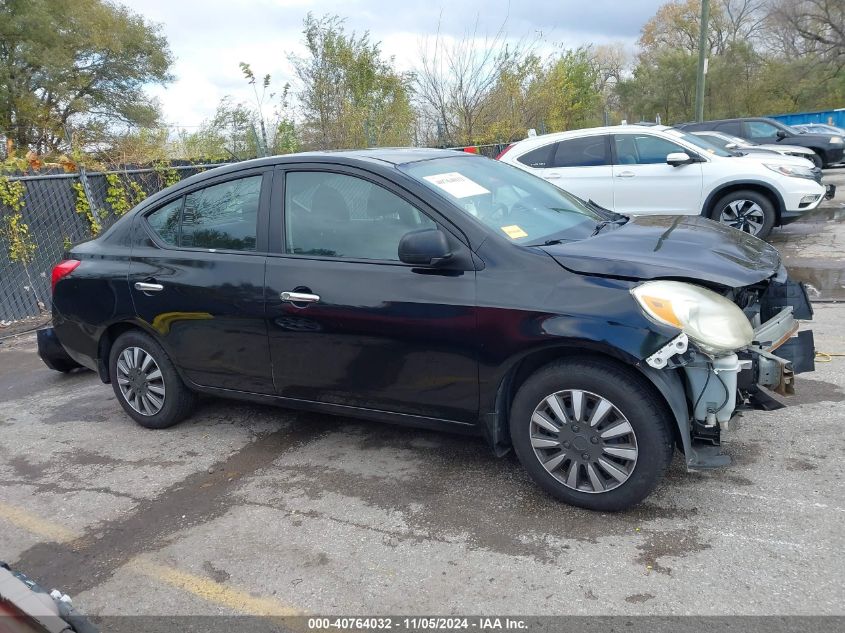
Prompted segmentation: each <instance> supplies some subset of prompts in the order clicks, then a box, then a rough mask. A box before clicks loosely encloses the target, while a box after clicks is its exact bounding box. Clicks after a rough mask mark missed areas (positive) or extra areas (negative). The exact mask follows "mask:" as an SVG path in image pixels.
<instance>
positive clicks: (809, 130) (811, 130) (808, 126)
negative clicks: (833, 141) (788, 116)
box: [790, 123, 845, 137]
mask: <svg viewBox="0 0 845 633" xmlns="http://www.w3.org/2000/svg"><path fill="white" fill-rule="evenodd" d="M790 127H792V128H793V129H795V130H798V131H799V132H801V134H834V135H836V136H842V137H845V130H843V129H842V128H841V127H836V126H835V125H827V124H826V123H801V124H799V125H792V126H790Z"/></svg>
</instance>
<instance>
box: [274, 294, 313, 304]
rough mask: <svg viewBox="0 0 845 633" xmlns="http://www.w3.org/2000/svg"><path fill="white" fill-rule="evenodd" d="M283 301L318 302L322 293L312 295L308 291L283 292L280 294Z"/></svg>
mask: <svg viewBox="0 0 845 633" xmlns="http://www.w3.org/2000/svg"><path fill="white" fill-rule="evenodd" d="M279 297H281V299H282V301H287V302H289V303H317V302H318V301H319V300H320V295H312V294H310V293H308V292H283V293H281V294H280V295H279Z"/></svg>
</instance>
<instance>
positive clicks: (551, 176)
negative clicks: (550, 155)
mask: <svg viewBox="0 0 845 633" xmlns="http://www.w3.org/2000/svg"><path fill="white" fill-rule="evenodd" d="M560 177H561V176H560V174H559V173H557V172H552V173H550V174H546V178H552V179H558V178H560Z"/></svg>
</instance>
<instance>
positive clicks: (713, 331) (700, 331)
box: [631, 281, 754, 355]
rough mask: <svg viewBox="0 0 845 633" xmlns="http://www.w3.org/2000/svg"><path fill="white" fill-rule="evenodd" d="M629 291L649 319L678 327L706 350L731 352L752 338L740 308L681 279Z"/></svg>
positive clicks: (749, 326)
mask: <svg viewBox="0 0 845 633" xmlns="http://www.w3.org/2000/svg"><path fill="white" fill-rule="evenodd" d="M631 294H632V295H634V298H635V299H636V300H637V302H638V303H639V304H640V306H641V307H642V309H643V310H644V311H645V313H646V314H647V315H649V316H650V317H651V318H652V319H654V320H655V321H659V322H660V323H665V324H666V325H671V326H673V327H676V328H678V329H679V330H682V331H683V332H684V333H685V334H686V335H687V336H688V337H689V338H690V339H692V340H693V341H695V342H696V343H697V344H698V346H699V347H701V348H702V349H703V350H704V351H706V352H710V353H712V354H717V355H718V354H723V353H726V352H733V351H734V350H737V349H740V348H742V347H745V346H746V345H750V344H751V341H752V340H753V338H754V330H753V328H752V327H751V323H750V322H749V321H748V318H747V317H746V316H745V314H744V313H743V312H742V310H740V309H739V307H738V306H737V305H735V304H733V303H731V302H730V301H728V300H727V299H725V298H724V297H723V296H722V295H719V294H717V293H715V292H713V291H712V290H708V289H707V288H702V287H701V286H696V285H694V284H688V283H684V282H682V281H647V282H645V283H643V284H640V285H639V286H636V287H635V288H633V289H632V290H631Z"/></svg>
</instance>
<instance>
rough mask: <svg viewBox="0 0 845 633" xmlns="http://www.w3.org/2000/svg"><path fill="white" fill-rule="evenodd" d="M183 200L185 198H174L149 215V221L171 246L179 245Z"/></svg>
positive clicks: (154, 229)
mask: <svg viewBox="0 0 845 633" xmlns="http://www.w3.org/2000/svg"><path fill="white" fill-rule="evenodd" d="M183 200H184V198H179V199H178V200H174V201H173V202H170V203H168V204H166V205H164V206H163V207H161V208H160V209H156V210H155V211H153V212H152V213H151V214H149V215H148V216H147V222H149V224H150V226H151V227H152V229H153V231H155V232H156V233H157V234H158V236H159V237H160V238H161V239H162V241H163V242H166V243H167V244H170V245H171V246H179V214H180V212H181V211H182V201H183Z"/></svg>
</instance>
